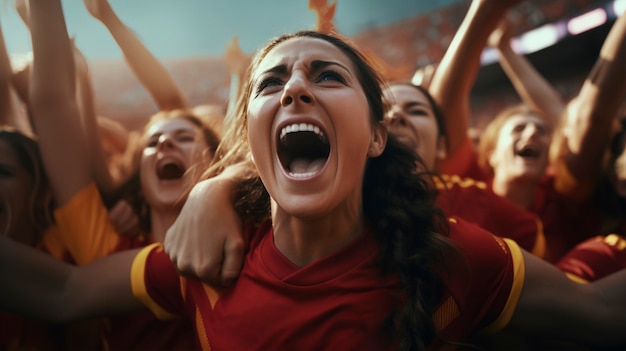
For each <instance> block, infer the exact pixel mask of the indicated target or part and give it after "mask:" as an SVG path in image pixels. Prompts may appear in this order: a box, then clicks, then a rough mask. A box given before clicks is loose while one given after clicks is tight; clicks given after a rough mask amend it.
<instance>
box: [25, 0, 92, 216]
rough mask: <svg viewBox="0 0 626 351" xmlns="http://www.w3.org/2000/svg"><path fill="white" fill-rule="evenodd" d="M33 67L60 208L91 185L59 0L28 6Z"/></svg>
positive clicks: (37, 109) (37, 114) (34, 109)
mask: <svg viewBox="0 0 626 351" xmlns="http://www.w3.org/2000/svg"><path fill="white" fill-rule="evenodd" d="M30 24H31V38H32V47H33V66H32V74H31V84H30V92H29V101H30V105H29V107H30V111H31V115H32V118H33V123H34V129H35V131H36V133H37V135H38V137H39V146H40V150H41V153H42V158H43V161H44V166H45V167H46V172H47V175H48V177H49V179H50V183H51V185H52V190H53V192H54V196H55V199H56V200H57V203H58V204H64V203H66V202H67V201H69V199H71V198H72V197H73V195H74V194H75V193H77V192H78V191H79V190H80V189H82V188H83V187H84V186H85V185H87V184H88V183H89V182H90V181H91V168H90V166H89V159H88V153H87V148H86V147H85V145H86V141H85V136H84V133H83V131H82V127H81V122H80V112H79V110H78V106H77V103H76V76H75V69H74V57H73V49H72V46H71V42H70V39H69V37H68V35H67V31H66V29H65V19H64V16H63V10H62V7H61V2H60V1H59V0H33V1H31V2H30Z"/></svg>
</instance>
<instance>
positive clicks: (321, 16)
mask: <svg viewBox="0 0 626 351" xmlns="http://www.w3.org/2000/svg"><path fill="white" fill-rule="evenodd" d="M336 8H337V1H333V2H331V3H330V4H329V3H327V2H326V0H309V10H311V11H313V12H315V15H316V18H317V22H316V24H315V30H317V31H320V32H322V33H331V32H334V31H335V22H334V17H335V10H336Z"/></svg>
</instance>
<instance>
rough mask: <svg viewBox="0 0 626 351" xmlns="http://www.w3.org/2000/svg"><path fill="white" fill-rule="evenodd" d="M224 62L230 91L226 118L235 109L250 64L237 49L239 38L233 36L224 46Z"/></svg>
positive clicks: (245, 56) (244, 55)
mask: <svg viewBox="0 0 626 351" xmlns="http://www.w3.org/2000/svg"><path fill="white" fill-rule="evenodd" d="M224 61H226V67H228V72H229V73H230V91H229V95H228V108H227V110H226V116H228V115H229V113H231V112H232V111H234V109H235V104H236V103H237V96H239V88H240V86H241V82H242V80H243V78H244V75H245V73H246V69H247V68H248V65H249V64H250V57H249V56H248V55H246V54H245V53H244V52H243V51H241V47H239V37H237V36H235V37H233V39H232V40H231V41H230V43H228V45H227V46H226V52H225V54H224Z"/></svg>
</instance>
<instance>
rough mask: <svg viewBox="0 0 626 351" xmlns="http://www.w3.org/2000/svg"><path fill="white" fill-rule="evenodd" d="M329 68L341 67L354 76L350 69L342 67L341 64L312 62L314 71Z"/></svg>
mask: <svg viewBox="0 0 626 351" xmlns="http://www.w3.org/2000/svg"><path fill="white" fill-rule="evenodd" d="M328 66H339V67H341V68H343V69H344V70H345V71H346V72H348V73H350V75H352V73H351V72H350V70H349V69H348V67H346V66H344V65H342V64H341V63H339V62H335V61H324V60H313V61H311V69H312V70H318V69H321V68H324V67H328Z"/></svg>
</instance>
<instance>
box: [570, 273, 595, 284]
mask: <svg viewBox="0 0 626 351" xmlns="http://www.w3.org/2000/svg"><path fill="white" fill-rule="evenodd" d="M565 275H566V276H567V277H568V278H569V279H570V280H572V281H575V282H576V283H579V284H588V283H589V282H588V281H587V280H586V279H583V278H581V277H579V276H577V275H576V274H573V273H569V272H565Z"/></svg>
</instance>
